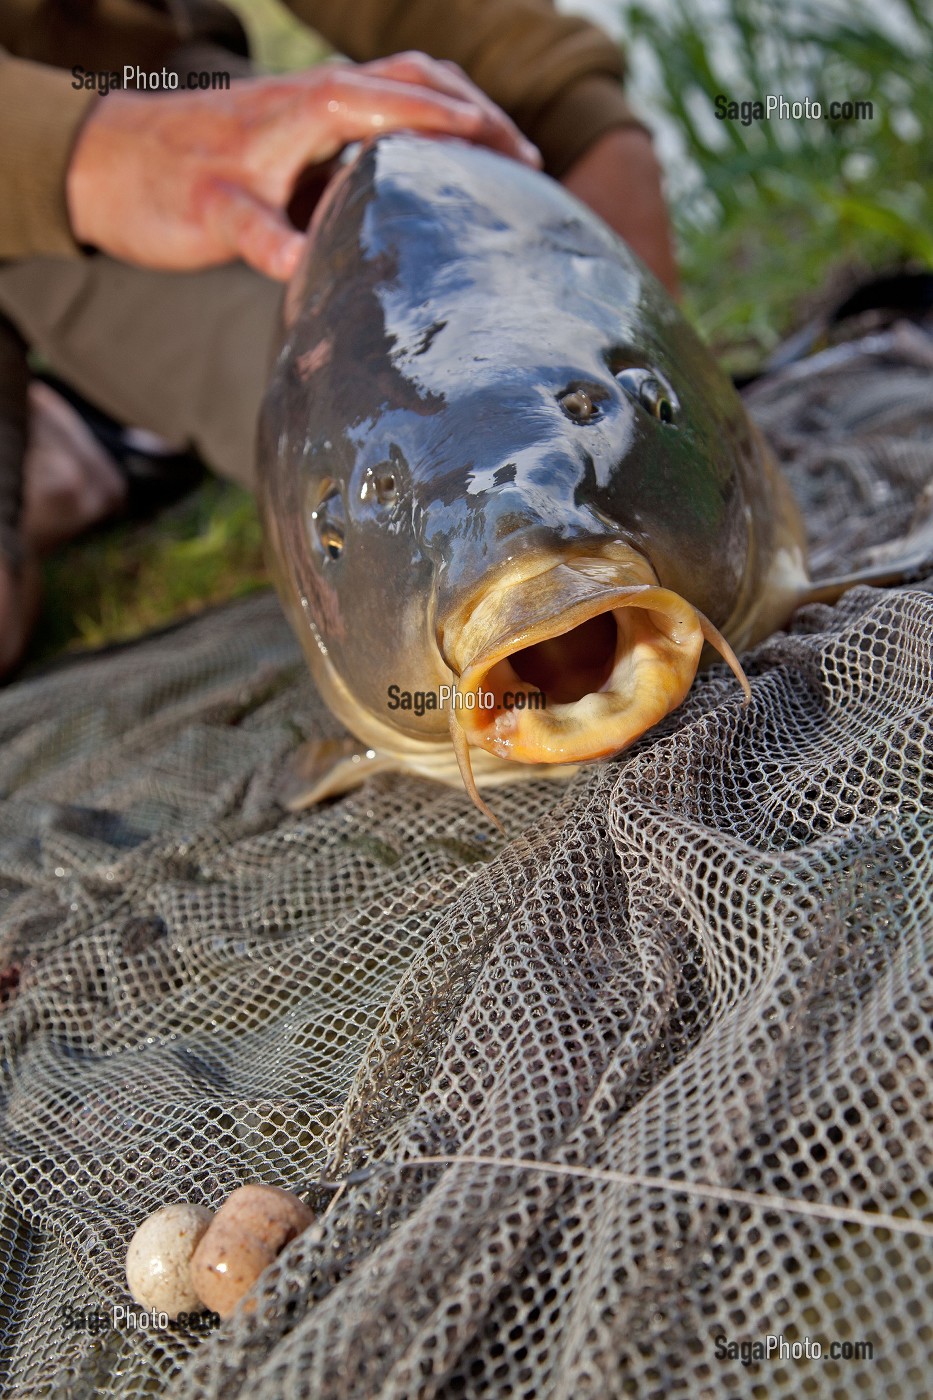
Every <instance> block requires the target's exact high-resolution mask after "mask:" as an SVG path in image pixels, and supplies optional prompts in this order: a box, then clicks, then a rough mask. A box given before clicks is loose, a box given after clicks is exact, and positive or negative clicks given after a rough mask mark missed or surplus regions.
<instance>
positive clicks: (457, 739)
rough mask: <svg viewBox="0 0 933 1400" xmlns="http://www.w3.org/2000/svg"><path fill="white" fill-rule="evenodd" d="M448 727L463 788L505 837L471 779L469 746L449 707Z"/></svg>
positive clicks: (501, 826) (502, 828)
mask: <svg viewBox="0 0 933 1400" xmlns="http://www.w3.org/2000/svg"><path fill="white" fill-rule="evenodd" d="M448 723H449V725H450V742H451V743H452V744H453V746H454V753H455V754H456V756H457V767H458V768H459V769H460V776H461V778H462V779H463V786H464V787H465V788H466V790H467V792H468V793H469V794H470V796H471V797H472V799H473V802H474V805H475V806H476V807H478V808H479V810H480V811H481V812H482V814H483V816H484V817H488V818H489V820H490V821H491V822H492V824H493V826H497V827H498V828H499V830H500V831H501V832H502V834H503V836H504V835H505V827H504V826H503V825H502V823H501V822H500V820H499V818H498V817H497V816H496V814H495V813H494V812H493V811H492V809H491V808H490V807H489V806H488V805H487V803H485V802H484V801H483V799H482V798H481V797H480V795H479V789H478V788H477V786H476V779H475V778H474V777H473V765H472V764H471V763H470V745H469V743H468V742H467V736H466V734H464V732H463V729H462V728H461V726H460V725H459V724H458V722H457V716H456V714H455V713H454V710H453V707H451V709H450V711H449V714H448Z"/></svg>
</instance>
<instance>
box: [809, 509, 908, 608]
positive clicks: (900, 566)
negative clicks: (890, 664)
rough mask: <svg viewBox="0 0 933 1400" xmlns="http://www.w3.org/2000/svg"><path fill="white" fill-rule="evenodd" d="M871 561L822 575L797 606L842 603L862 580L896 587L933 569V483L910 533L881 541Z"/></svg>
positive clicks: (872, 554)
mask: <svg viewBox="0 0 933 1400" xmlns="http://www.w3.org/2000/svg"><path fill="white" fill-rule="evenodd" d="M870 557H871V563H869V564H868V565H866V567H865V568H863V569H856V570H855V571H854V572H853V573H851V574H842V575H840V576H839V577H838V578H830V579H822V580H819V581H817V582H816V583H812V584H810V585H809V586H808V587H806V588H802V589H801V590H800V592H799V594H798V595H797V599H796V601H795V607H798V608H802V607H803V606H804V604H806V603H838V601H839V599H840V598H841V597H842V595H843V593H847V592H848V591H849V589H850V588H856V587H857V586H858V585H859V584H867V585H869V586H870V587H875V588H896V587H897V586H898V585H899V584H904V583H913V582H915V581H918V580H919V579H921V578H922V577H923V576H924V574H926V573H929V571H930V570H931V569H933V483H930V484H929V485H927V486H926V487H925V488H924V490H923V491H922V492H921V495H920V498H919V500H918V501H917V506H916V510H915V512H914V518H913V520H912V522H911V525H910V528H909V529H908V531H907V534H906V535H902V536H901V537H900V539H897V540H891V541H890V542H889V543H888V544H884V545H879V546H878V547H877V548H876V549H873V550H872V552H871V556H870Z"/></svg>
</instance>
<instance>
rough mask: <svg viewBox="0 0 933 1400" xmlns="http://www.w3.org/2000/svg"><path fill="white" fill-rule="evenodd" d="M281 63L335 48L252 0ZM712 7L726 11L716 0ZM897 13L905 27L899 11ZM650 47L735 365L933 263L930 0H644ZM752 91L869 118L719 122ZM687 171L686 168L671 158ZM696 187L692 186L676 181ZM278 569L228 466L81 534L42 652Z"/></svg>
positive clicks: (268, 0)
mask: <svg viewBox="0 0 933 1400" xmlns="http://www.w3.org/2000/svg"><path fill="white" fill-rule="evenodd" d="M235 4H236V6H237V8H239V9H240V10H241V12H242V14H243V16H244V19H245V20H246V22H247V24H248V26H249V27H250V29H251V31H252V34H253V36H254V38H255V40H256V42H257V43H258V45H259V54H260V59H261V61H262V63H263V64H264V65H265V66H267V67H269V68H273V69H286V68H290V67H300V66H302V65H304V64H307V63H309V62H314V61H317V60H318V59H319V58H320V57H321V56H322V55H323V53H324V52H325V49H324V47H323V45H321V44H320V43H319V42H318V41H317V40H316V39H314V38H312V37H309V36H307V35H306V34H304V33H302V31H301V30H300V29H299V27H298V26H297V24H296V22H295V21H294V20H293V19H292V18H291V17H290V16H289V15H287V13H286V12H285V11H284V10H283V9H282V7H281V5H280V4H279V3H278V0H235ZM703 8H704V10H707V8H708V7H703ZM892 20H893V21H896V22H897V25H896V27H895V25H894V24H893V23H892ZM626 30H627V34H628V35H629V37H630V39H631V40H632V41H633V43H634V54H635V59H636V63H637V61H638V56H639V54H646V53H647V52H648V51H650V53H651V54H652V55H653V59H651V60H650V61H651V62H653V63H654V65H655V66H656V68H657V70H658V75H659V82H658V84H657V93H656V97H655V101H656V104H657V107H658V108H660V109H662V110H663V111H664V112H665V113H666V114H667V115H668V117H669V118H670V120H671V121H672V122H673V123H674V124H675V125H676V127H677V129H678V131H679V132H680V133H681V135H682V139H683V143H684V149H685V154H686V156H687V158H688V160H689V161H690V162H691V163H692V167H693V170H694V173H695V177H696V178H695V179H694V180H693V182H692V183H691V182H688V181H684V180H683V179H681V180H680V181H677V180H675V181H673V186H674V191H675V197H674V214H675V219H676V223H677V229H678V235H679V239H680V248H681V257H682V262H683V270H684V282H685V288H686V302H687V307H688V310H689V312H690V314H691V315H692V316H693V318H694V319H695V320H696V321H697V322H698V323H699V325H700V326H701V328H702V329H703V331H704V332H705V334H706V335H707V337H708V338H709V339H710V341H711V342H712V344H713V345H714V346H715V348H716V350H717V352H718V353H719V354H720V355H721V356H722V357H723V358H724V359H725V361H726V363H727V364H728V365H729V367H730V368H731V369H733V370H734V371H738V370H745V369H749V368H752V367H754V366H755V365H757V364H759V363H760V362H761V359H762V358H763V356H764V355H765V354H767V352H768V351H769V350H770V348H771V347H772V346H773V345H774V344H775V343H776V341H777V340H778V339H779V338H780V337H781V336H782V335H784V334H786V333H787V332H788V331H789V330H790V329H791V328H792V327H793V325H794V324H796V323H799V321H800V319H801V317H802V316H803V315H805V314H806V313H807V311H808V310H809V309H810V307H811V306H812V304H813V299H814V297H815V296H816V295H817V294H818V293H819V292H820V291H821V289H823V290H825V288H826V287H827V285H829V286H834V287H837V288H839V289H842V290H847V289H848V287H849V286H850V285H851V283H852V282H853V281H855V280H857V278H858V276H860V275H865V274H866V273H868V272H869V271H870V270H871V269H875V268H882V267H891V266H892V265H897V264H900V263H906V262H908V261H914V262H918V263H924V264H928V265H933V232H931V230H933V178H931V175H933V141H931V132H930V130H929V127H928V126H927V128H926V129H924V127H923V125H922V122H923V121H925V120H928V114H929V113H930V112H931V104H930V98H929V94H930V76H929V75H930V72H931V71H933V21H931V18H930V15H929V13H928V11H927V7H926V4H925V0H891V3H889V4H887V5H886V6H885V7H884V8H883V10H882V9H881V8H879V7H872V8H871V9H869V8H868V6H867V3H866V0H848V3H846V2H845V0H839V2H838V3H835V4H834V3H827V0H820V3H818V4H817V3H815V0H813V2H811V0H796V2H795V3H793V4H792V5H786V4H782V3H779V0H720V3H719V4H718V5H717V6H716V17H715V19H714V18H711V17H709V16H708V14H707V17H706V18H704V17H702V15H701V7H700V5H699V3H698V2H697V0H668V3H666V4H665V5H664V6H663V8H658V7H655V6H652V7H651V9H648V8H647V7H643V6H641V5H636V6H632V7H627V12H626ZM717 93H724V94H727V95H728V96H729V97H730V98H732V99H734V100H736V101H740V102H741V101H743V100H748V101H751V100H754V99H758V98H762V97H764V96H765V95H766V94H768V93H783V94H784V95H785V96H786V97H787V98H788V99H789V100H802V99H803V98H805V97H810V98H814V99H816V100H818V101H821V102H823V103H824V107H827V108H828V104H829V102H830V101H833V100H840V101H842V100H849V101H855V100H861V101H870V102H871V103H872V104H873V109H874V115H873V120H871V121H862V122H849V123H844V122H836V123H834V122H830V121H829V120H820V121H799V122H790V121H772V122H770V123H767V122H752V123H751V124H750V125H748V126H743V125H742V124H741V122H721V121H717V120H716V119H715V116H714V107H713V103H714V100H715V96H716V94H717ZM673 173H674V174H675V175H676V174H677V172H673ZM678 190H679V193H678V192H677V191H678ZM265 581H266V575H265V572H264V570H263V567H262V562H261V550H260V540H259V527H258V523H257V520H256V516H255V511H254V507H253V505H252V502H251V501H250V500H249V498H248V497H247V496H245V495H244V493H243V492H241V491H239V490H237V489H236V488H234V487H230V486H226V485H222V484H220V483H218V482H212V483H210V484H208V485H207V486H205V487H203V488H202V489H201V490H200V491H198V492H197V493H196V494H195V495H194V496H192V497H191V498H190V499H189V500H188V501H186V502H183V503H181V504H180V505H179V506H176V507H175V508H173V510H171V511H170V512H167V513H166V514H165V515H163V516H161V517H160V518H159V519H158V520H157V521H155V522H152V523H151V524H148V525H138V524H137V525H124V526H118V527H115V528H113V529H111V530H109V531H107V532H104V533H101V534H98V535H97V536H96V537H93V538H91V539H88V540H85V541H82V542H80V543H79V544H77V545H75V546H73V547H72V548H70V549H69V550H67V551H65V552H64V553H63V554H62V555H60V556H59V557H58V558H57V559H56V560H55V561H54V562H53V563H51V564H50V565H49V566H48V569H47V571H46V586H47V602H46V612H45V618H44V621H43V625H42V629H41V633H40V636H39V638H38V640H37V646H36V648H34V650H33V653H32V654H33V657H34V658H36V659H41V658H48V657H49V656H51V655H53V654H55V653H56V652H57V651H60V650H61V649H63V648H65V647H73V646H86V645H97V644H100V643H103V642H105V641H111V640H116V639H118V638H125V637H128V636H132V635H135V634H136V633H139V632H142V631H145V630H146V629H148V628H150V627H153V626H157V625H159V624H162V623H165V622H168V621H171V620H173V619H174V618H176V617H179V616H183V615H184V614H185V613H187V612H190V611H193V610H195V609H197V608H199V607H200V606H202V605H203V604H204V603H207V602H216V601H220V600H221V599H223V598H232V597H235V596H238V595H239V594H241V593H243V592H246V591H248V590H250V589H252V588H255V587H258V586H260V585H261V584H262V583H264V582H265Z"/></svg>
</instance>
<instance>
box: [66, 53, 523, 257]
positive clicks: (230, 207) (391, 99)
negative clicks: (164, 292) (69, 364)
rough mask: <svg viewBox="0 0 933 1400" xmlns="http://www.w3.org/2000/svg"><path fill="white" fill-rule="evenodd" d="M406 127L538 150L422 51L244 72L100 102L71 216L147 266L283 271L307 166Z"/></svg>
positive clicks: (291, 251)
mask: <svg viewBox="0 0 933 1400" xmlns="http://www.w3.org/2000/svg"><path fill="white" fill-rule="evenodd" d="M395 128H406V129H408V130H414V131H431V132H438V133H444V134H446V135H452V136H459V137H462V138H464V139H466V140H469V141H475V142H477V143H479V144H481V145H486V146H491V147H492V148H493V149H495V150H498V151H501V152H502V153H503V154H505V155H508V156H512V157H513V158H514V159H516V160H520V161H523V162H524V163H526V164H528V165H538V164H539V163H540V161H539V159H538V155H537V151H536V150H535V148H534V147H533V146H532V145H531V144H530V143H529V142H528V141H526V140H525V138H524V137H523V136H522V135H521V133H520V132H519V131H518V129H517V127H515V126H513V124H512V122H511V121H510V120H509V118H508V117H507V116H506V115H505V113H504V112H501V111H500V110H499V108H498V107H496V106H495V105H494V103H492V102H491V101H490V99H489V98H488V97H486V96H485V95H484V94H483V93H481V92H480V91H479V89H478V88H476V87H474V86H473V84H472V83H471V82H470V81H469V79H468V78H467V77H466V75H465V74H464V73H463V72H462V71H461V70H460V69H459V68H457V67H456V65H454V64H448V63H440V62H436V61H434V60H433V59H430V58H427V57H426V56H425V55H424V54H419V53H405V54H397V55H395V56H394V57H392V58H386V59H380V60H378V61H377V62H375V63H366V64H362V65H360V66H354V65H352V64H347V63H329V64H323V65H322V66H320V67H318V68H312V69H309V70H308V71H306V72H303V73H296V74H289V75H287V76H283V77H274V78H246V79H243V80H242V81H239V82H235V83H233V84H232V85H231V87H230V89H229V90H228V91H227V92H209V93H187V92H185V93H178V94H175V93H165V94H161V93H160V94H148V93H142V94H139V93H128V92H112V93H109V94H108V95H107V97H105V98H101V99H100V101H99V102H98V103H96V104H95V106H94V108H93V110H92V112H91V115H90V117H89V118H88V119H87V121H86V122H85V125H84V126H83V127H82V129H81V131H80V133H79V136H78V140H77V142H76V145H75V150H74V153H73V155H72V158H71V163H70V166H69V169H68V174H67V177H66V196H67V201H68V210H69V215H70V218H71V225H72V229H73V231H74V234H75V237H76V238H77V239H78V241H79V242H81V243H89V244H92V245H93V246H95V247H97V248H99V249H101V251H103V252H106V253H109V254H111V256H113V257H117V258H121V259H123V260H124V261H125V262H131V263H136V264H137V265H139V266H142V267H150V268H157V269H165V270H168V269H174V270H179V271H180V270H194V269H197V268H203V267H211V266H214V265H216V264H219V263H224V262H229V261H231V260H232V259H233V258H237V257H239V258H243V259H244V260H245V261H246V262H248V263H250V264H251V265H252V266H253V267H255V268H257V269H258V271H260V272H263V273H265V274H266V276H268V277H273V278H276V279H278V280H280V281H285V280H287V279H288V278H289V277H290V276H291V274H292V272H293V271H294V268H295V265H296V263H297V261H298V258H299V256H300V253H301V249H302V246H303V242H304V237H303V235H302V234H299V233H297V232H296V231H295V229H294V228H292V226H291V225H290V224H289V223H288V220H287V218H286V215H285V209H286V206H287V204H288V201H289V197H290V195H291V193H292V189H293V187H294V185H295V182H296V180H297V178H298V176H299V175H300V174H301V172H302V171H303V170H305V169H306V168H307V167H308V166H311V165H317V164H319V163H321V162H323V161H326V160H329V159H331V158H332V157H333V156H335V155H336V154H337V153H338V152H339V151H340V150H341V149H342V148H343V147H344V146H346V145H347V144H349V143H350V142H352V141H358V140H361V139H363V138H364V137H367V136H371V135H373V134H375V133H377V132H381V131H390V130H393V129H395Z"/></svg>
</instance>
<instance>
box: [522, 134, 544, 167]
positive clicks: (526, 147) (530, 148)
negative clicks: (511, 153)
mask: <svg viewBox="0 0 933 1400" xmlns="http://www.w3.org/2000/svg"><path fill="white" fill-rule="evenodd" d="M522 157H523V159H524V160H526V161H527V162H528V164H529V165H533V166H534V168H535V169H536V170H543V169H544V157H543V156H542V155H541V152H540V151H539V150H538V148H537V146H534V145H532V143H531V142H530V141H526V140H524V138H523V139H522Z"/></svg>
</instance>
